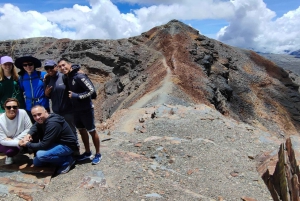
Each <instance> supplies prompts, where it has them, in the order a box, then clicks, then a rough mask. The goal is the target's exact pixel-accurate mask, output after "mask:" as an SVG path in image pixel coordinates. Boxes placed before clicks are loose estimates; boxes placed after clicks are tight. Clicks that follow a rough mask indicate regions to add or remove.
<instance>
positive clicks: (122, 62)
mask: <svg viewBox="0 0 300 201" xmlns="http://www.w3.org/2000/svg"><path fill="white" fill-rule="evenodd" d="M0 54H1V55H11V56H12V57H13V58H14V59H16V58H17V57H20V56H23V55H33V56H35V57H37V58H39V59H41V60H42V61H44V60H45V59H55V60H58V59H59V58H61V57H66V58H68V59H70V60H71V61H72V62H73V63H77V64H80V65H81V66H82V67H83V69H84V70H85V71H86V72H87V73H88V74H89V75H90V77H91V79H92V80H93V82H94V84H95V86H96V88H97V90H98V93H99V95H98V98H97V100H96V101H95V106H96V120H98V121H100V122H101V121H103V120H106V119H107V118H109V117H110V116H111V115H112V114H113V113H114V112H115V111H117V110H119V109H123V108H129V107H147V106H151V105H155V104H158V103H159V104H160V103H167V104H173V105H176V104H180V105H186V106H189V105H193V104H198V103H204V104H206V105H209V106H211V107H215V108H216V109H217V110H218V111H219V112H220V113H222V114H224V115H228V116H230V117H232V118H234V119H236V120H240V121H243V122H247V123H250V124H252V125H254V126H257V127H259V128H262V129H265V130H269V131H270V132H272V133H274V134H276V135H277V136H287V135H290V134H295V133H297V130H298V129H299V127H300V124H299V123H300V112H299V111H300V95H299V92H298V87H299V85H298V84H297V82H296V81H295V80H297V76H296V78H295V75H293V76H292V77H291V76H289V73H287V72H286V71H284V70H283V69H281V68H279V67H278V66H276V65H275V64H274V63H272V62H270V61H269V60H266V59H264V58H263V57H261V56H259V55H257V54H256V53H254V52H252V51H246V50H241V49H238V48H234V47H231V46H228V45H226V44H223V43H221V42H219V41H216V40H213V39H210V38H207V37H205V36H203V35H200V34H199V32H198V31H196V30H195V29H193V28H191V27H189V26H187V25H185V24H183V23H181V22H179V21H177V20H172V21H170V22H169V23H167V24H165V25H162V26H158V27H154V28H152V29H151V30H149V31H147V32H145V33H143V34H141V35H140V36H136V37H131V38H128V39H120V40H70V39H55V38H32V39H23V40H15V41H3V42H0ZM155 92H156V93H155Z"/></svg>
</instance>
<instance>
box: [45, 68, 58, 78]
mask: <svg viewBox="0 0 300 201" xmlns="http://www.w3.org/2000/svg"><path fill="white" fill-rule="evenodd" d="M44 68H45V70H46V72H47V73H48V74H49V75H50V76H55V75H56V73H57V70H58V69H57V68H58V67H57V66H45V67H44Z"/></svg>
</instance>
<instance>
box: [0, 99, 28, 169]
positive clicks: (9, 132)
mask: <svg viewBox="0 0 300 201" xmlns="http://www.w3.org/2000/svg"><path fill="white" fill-rule="evenodd" d="M3 107H4V108H5V113H3V114H1V115H0V152H2V153H4V154H5V155H6V160H5V164H12V163H13V158H12V157H13V156H15V155H17V154H18V153H19V147H18V143H19V140H21V139H23V137H24V136H26V134H27V133H28V131H29V129H30V127H31V125H32V124H31V121H30V118H29V116H28V115H27V113H26V111H25V110H23V109H19V107H20V103H19V101H18V100H17V99H15V98H8V99H6V101H5V102H4V105H3Z"/></svg>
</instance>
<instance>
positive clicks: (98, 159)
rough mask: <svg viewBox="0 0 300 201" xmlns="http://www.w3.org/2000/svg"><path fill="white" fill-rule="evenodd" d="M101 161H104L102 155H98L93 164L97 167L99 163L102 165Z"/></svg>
mask: <svg viewBox="0 0 300 201" xmlns="http://www.w3.org/2000/svg"><path fill="white" fill-rule="evenodd" d="M101 159H102V156H101V154H96V155H95V157H94V159H93V161H92V164H93V165H97V164H98V163H100V161H101Z"/></svg>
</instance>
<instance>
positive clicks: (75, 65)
mask: <svg viewBox="0 0 300 201" xmlns="http://www.w3.org/2000/svg"><path fill="white" fill-rule="evenodd" d="M71 68H72V71H71V72H70V73H69V74H70V75H74V74H75V73H77V72H78V71H79V70H80V65H78V64H73V65H72V66H71Z"/></svg>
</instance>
